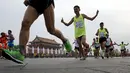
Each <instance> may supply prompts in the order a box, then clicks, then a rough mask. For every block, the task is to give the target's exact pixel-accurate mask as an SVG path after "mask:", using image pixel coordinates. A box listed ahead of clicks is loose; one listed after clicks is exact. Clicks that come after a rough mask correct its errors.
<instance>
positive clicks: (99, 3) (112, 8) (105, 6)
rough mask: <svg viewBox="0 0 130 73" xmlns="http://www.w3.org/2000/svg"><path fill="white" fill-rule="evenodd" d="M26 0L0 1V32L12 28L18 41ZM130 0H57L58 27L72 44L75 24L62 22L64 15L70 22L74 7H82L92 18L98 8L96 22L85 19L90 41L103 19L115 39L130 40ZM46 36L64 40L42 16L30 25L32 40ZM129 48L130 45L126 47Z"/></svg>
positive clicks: (116, 40) (56, 20) (118, 41)
mask: <svg viewBox="0 0 130 73" xmlns="http://www.w3.org/2000/svg"><path fill="white" fill-rule="evenodd" d="M23 1H24V0H2V1H1V2H0V9H1V11H0V32H6V33H7V31H8V30H9V29H10V30H12V31H13V35H14V37H15V42H14V43H15V44H18V42H19V32H20V28H21V22H22V19H23V16H24V12H25V10H26V8H27V7H26V6H24V4H23ZM129 3H130V0H55V10H54V11H55V27H56V28H57V29H59V30H61V32H62V33H63V34H64V36H65V37H67V38H68V39H69V40H70V42H71V43H73V41H74V26H73V24H72V25H70V26H69V27H67V26H65V25H64V24H62V23H61V18H62V17H63V18H64V21H65V22H69V21H70V20H71V18H72V17H74V16H75V14H74V11H73V7H74V6H75V5H79V6H80V9H81V11H80V13H84V14H86V15H87V16H89V17H93V16H94V15H95V14H96V11H97V10H99V15H98V16H97V18H96V19H95V20H93V21H89V20H86V19H85V24H86V34H87V35H86V38H87V42H88V43H89V44H91V43H92V39H93V38H94V37H96V36H95V33H96V31H97V29H98V28H99V23H100V22H104V27H105V28H107V29H108V31H109V33H110V37H111V38H112V40H113V41H115V42H117V43H120V42H121V41H124V42H125V43H130V39H129V37H130V31H129V29H130V20H129V17H130V8H129V7H130V4H129ZM36 35H37V36H39V37H44V38H51V39H55V40H56V41H57V42H59V43H62V42H61V40H59V39H58V38H56V37H55V36H53V35H50V34H49V33H48V32H47V30H46V27H45V23H44V17H43V15H41V16H40V17H39V18H38V19H37V20H36V21H35V22H34V23H33V25H32V26H31V29H30V39H29V41H32V40H33V39H34V38H35V37H36ZM127 48H130V45H129V46H128V47H127Z"/></svg>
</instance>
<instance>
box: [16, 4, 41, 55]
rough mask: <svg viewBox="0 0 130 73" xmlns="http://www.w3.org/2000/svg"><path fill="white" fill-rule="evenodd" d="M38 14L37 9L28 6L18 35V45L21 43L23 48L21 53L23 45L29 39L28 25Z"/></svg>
mask: <svg viewBox="0 0 130 73" xmlns="http://www.w3.org/2000/svg"><path fill="white" fill-rule="evenodd" d="M38 16H39V15H38V13H37V11H36V10H35V9H34V8H33V7H31V6H28V8H27V10H26V12H25V15H24V18H23V21H22V27H21V31H20V35H19V45H22V46H23V49H24V51H23V50H21V53H22V54H24V53H25V46H26V44H27V42H28V39H29V33H30V26H31V25H32V23H33V22H34V21H35V20H36V19H37V18H38Z"/></svg>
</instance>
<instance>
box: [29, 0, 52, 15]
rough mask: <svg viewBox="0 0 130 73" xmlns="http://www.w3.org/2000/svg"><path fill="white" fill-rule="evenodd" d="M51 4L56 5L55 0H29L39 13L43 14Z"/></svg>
mask: <svg viewBox="0 0 130 73" xmlns="http://www.w3.org/2000/svg"><path fill="white" fill-rule="evenodd" d="M51 4H53V6H54V0H29V5H30V6H32V7H33V8H35V9H36V10H37V12H38V13H39V14H42V13H43V12H44V10H45V9H46V8H48V7H49V6H50V5H51Z"/></svg>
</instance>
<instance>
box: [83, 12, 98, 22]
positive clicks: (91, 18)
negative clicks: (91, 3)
mask: <svg viewBox="0 0 130 73" xmlns="http://www.w3.org/2000/svg"><path fill="white" fill-rule="evenodd" d="M98 13H99V11H98V10H97V12H96V15H95V16H94V17H89V16H87V15H85V14H82V16H83V17H84V18H86V19H88V20H91V21H92V20H94V19H95V18H96V17H97V15H98Z"/></svg>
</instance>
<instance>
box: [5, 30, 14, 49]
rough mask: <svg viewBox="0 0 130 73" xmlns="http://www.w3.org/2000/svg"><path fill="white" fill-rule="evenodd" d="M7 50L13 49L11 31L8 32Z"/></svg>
mask: <svg viewBox="0 0 130 73" xmlns="http://www.w3.org/2000/svg"><path fill="white" fill-rule="evenodd" d="M7 37H8V48H9V49H10V50H11V48H13V47H14V36H13V34H12V31H11V30H8V36H7Z"/></svg>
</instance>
